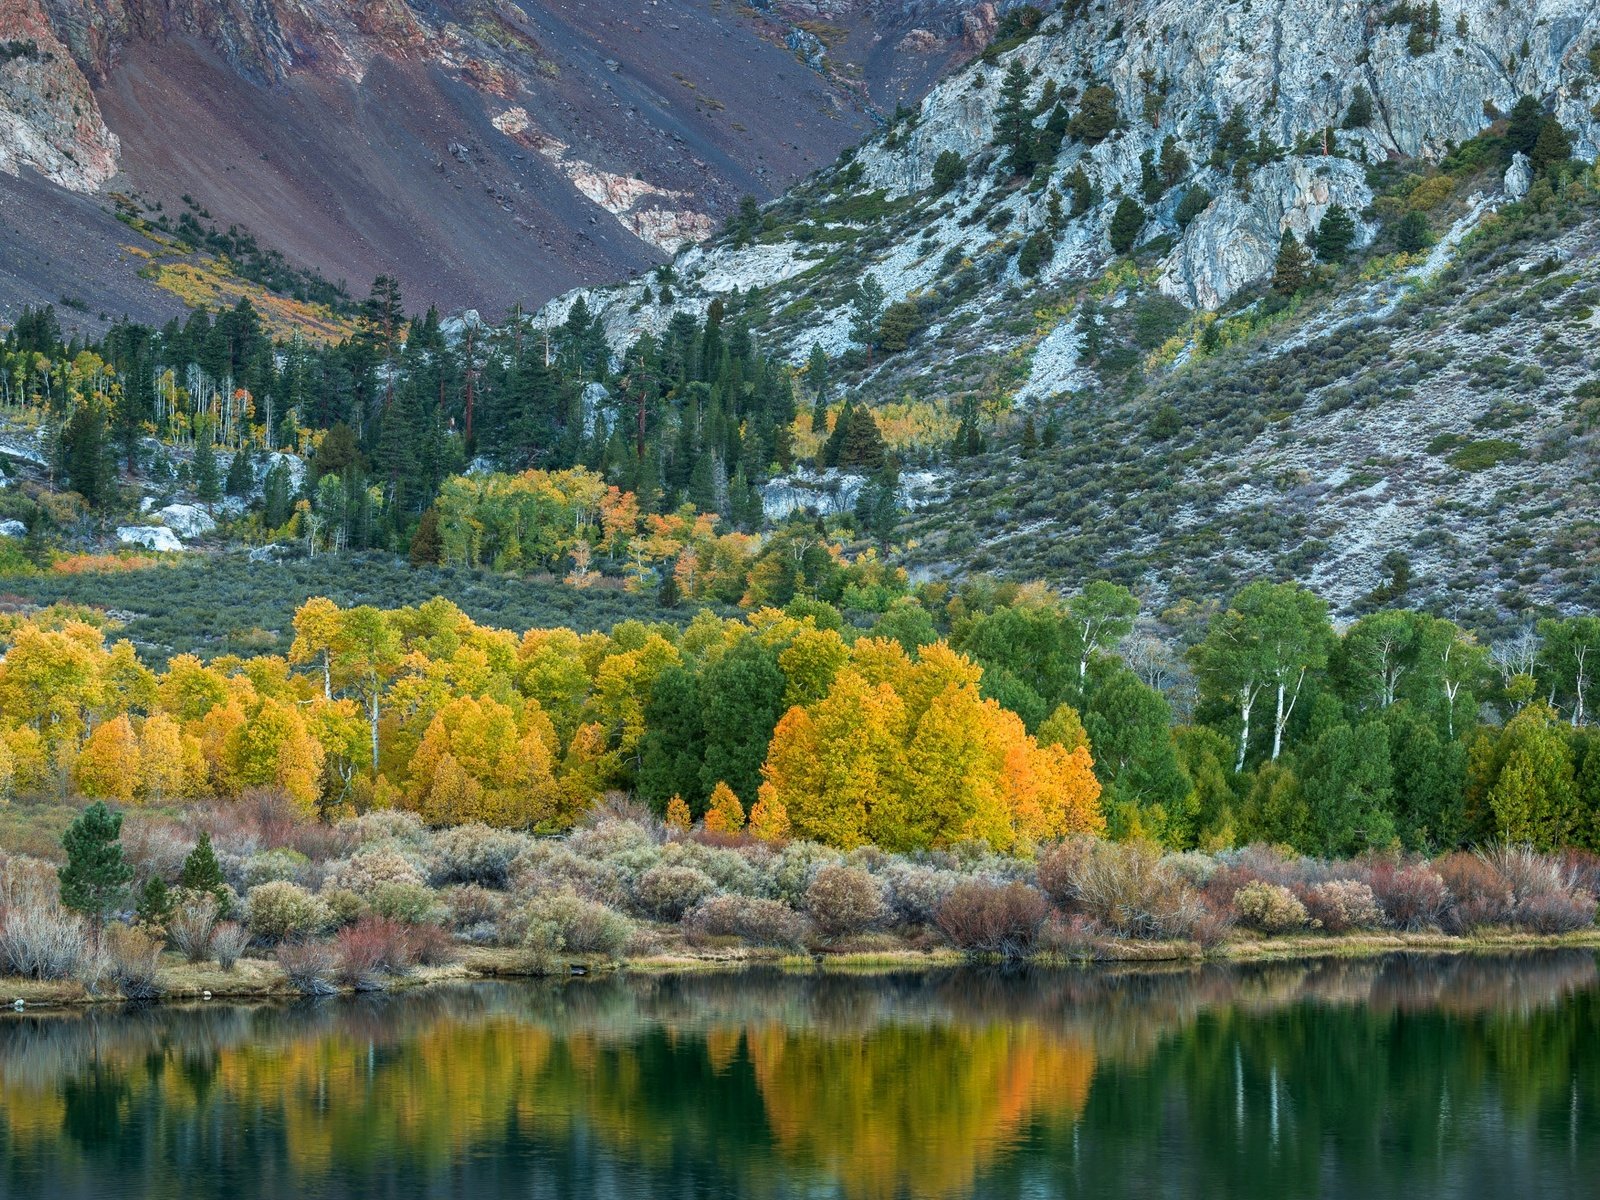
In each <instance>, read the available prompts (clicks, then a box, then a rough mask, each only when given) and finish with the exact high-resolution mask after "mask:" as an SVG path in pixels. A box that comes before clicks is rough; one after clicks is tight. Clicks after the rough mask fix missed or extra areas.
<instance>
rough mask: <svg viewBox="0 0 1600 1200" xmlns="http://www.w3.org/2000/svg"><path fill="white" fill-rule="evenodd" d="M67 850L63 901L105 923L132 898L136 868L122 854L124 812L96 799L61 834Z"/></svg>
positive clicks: (61, 874)
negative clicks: (129, 891) (114, 809)
mask: <svg viewBox="0 0 1600 1200" xmlns="http://www.w3.org/2000/svg"><path fill="white" fill-rule="evenodd" d="M61 845H62V847H63V848H64V849H65V850H66V852H67V861H66V865H64V866H62V867H61V868H60V869H59V870H58V872H57V874H58V876H59V877H60V880H61V903H62V904H64V905H66V906H67V907H68V908H70V909H73V910H74V911H76V912H80V913H82V914H83V915H84V916H86V917H88V918H89V919H90V920H92V921H94V922H95V924H97V925H99V924H103V923H104V921H105V919H106V918H107V917H108V916H110V915H111V914H112V913H114V912H116V911H118V910H119V909H121V908H122V907H123V906H124V905H125V904H126V903H127V900H128V884H129V883H131V882H133V868H132V867H131V866H129V865H128V863H127V861H126V860H125V859H124V858H123V855H122V814H121V813H114V812H112V811H111V810H110V809H109V808H107V807H106V806H105V804H104V802H102V801H99V800H96V801H95V802H94V803H93V804H91V805H90V806H89V807H88V808H86V809H84V810H83V812H82V814H81V815H80V816H79V817H78V819H77V820H76V821H74V822H73V823H72V824H71V826H69V827H68V829H67V831H66V833H64V834H62V835H61Z"/></svg>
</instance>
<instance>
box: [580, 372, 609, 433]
mask: <svg viewBox="0 0 1600 1200" xmlns="http://www.w3.org/2000/svg"><path fill="white" fill-rule="evenodd" d="M609 399H611V393H610V392H608V391H607V390H606V387H605V384H603V383H586V384H584V385H583V436H584V437H586V438H590V437H593V436H594V426H595V422H596V421H598V420H599V419H600V409H601V407H602V406H603V405H604V404H605V402H606V401H607V400H609Z"/></svg>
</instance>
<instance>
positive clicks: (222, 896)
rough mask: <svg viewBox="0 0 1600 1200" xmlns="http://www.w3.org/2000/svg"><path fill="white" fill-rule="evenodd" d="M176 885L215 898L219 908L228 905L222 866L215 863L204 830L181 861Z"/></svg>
mask: <svg viewBox="0 0 1600 1200" xmlns="http://www.w3.org/2000/svg"><path fill="white" fill-rule="evenodd" d="M178 883H179V885H180V886H181V887H183V888H185V889H186V890H188V891H191V892H209V893H210V894H211V895H213V896H215V897H216V899H217V904H218V906H219V907H222V906H225V905H226V904H227V903H228V885H227V882H226V881H225V880H224V879H223V878H222V865H221V864H220V863H218V862H217V852H216V851H215V850H213V849H212V848H211V835H210V834H209V833H206V832H205V831H204V830H202V831H201V833H200V840H199V841H198V842H196V843H195V845H194V849H193V850H191V851H189V856H188V857H187V858H185V859H184V860H183V870H182V872H181V873H180V874H179V876H178Z"/></svg>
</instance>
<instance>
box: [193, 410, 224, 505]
mask: <svg viewBox="0 0 1600 1200" xmlns="http://www.w3.org/2000/svg"><path fill="white" fill-rule="evenodd" d="M194 494H195V496H196V497H197V498H198V499H199V501H200V503H201V504H204V505H205V506H206V511H207V512H212V511H214V510H215V508H216V505H217V501H218V500H221V499H222V480H221V478H220V476H219V475H218V473H217V448H216V444H215V443H214V442H213V441H212V436H211V421H210V419H209V418H202V419H200V420H198V421H197V422H196V423H195V431H194Z"/></svg>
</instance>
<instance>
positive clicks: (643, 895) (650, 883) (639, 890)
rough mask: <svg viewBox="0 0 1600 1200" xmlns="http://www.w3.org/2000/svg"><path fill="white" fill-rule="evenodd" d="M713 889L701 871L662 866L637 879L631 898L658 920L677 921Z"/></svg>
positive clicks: (708, 879) (714, 887)
mask: <svg viewBox="0 0 1600 1200" xmlns="http://www.w3.org/2000/svg"><path fill="white" fill-rule="evenodd" d="M716 889H717V884H716V881H715V880H713V879H712V878H711V876H709V875H707V874H706V873H705V872H704V871H701V870H698V869H696V868H694V867H680V866H673V865H671V864H667V863H663V864H661V865H660V866H655V867H651V868H650V869H649V870H648V871H646V872H645V873H644V874H643V875H641V876H639V878H638V881H637V882H636V883H635V884H634V897H635V899H636V900H637V901H638V904H639V907H640V908H642V909H643V910H644V911H645V912H647V913H649V914H650V915H651V916H653V917H655V918H657V919H658V920H662V921H677V920H680V919H682V917H683V914H684V913H686V912H688V911H689V910H690V909H691V908H693V907H694V906H695V905H696V904H698V903H700V901H701V900H703V899H705V898H706V897H707V896H709V895H710V894H711V893H712V892H714V891H716Z"/></svg>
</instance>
